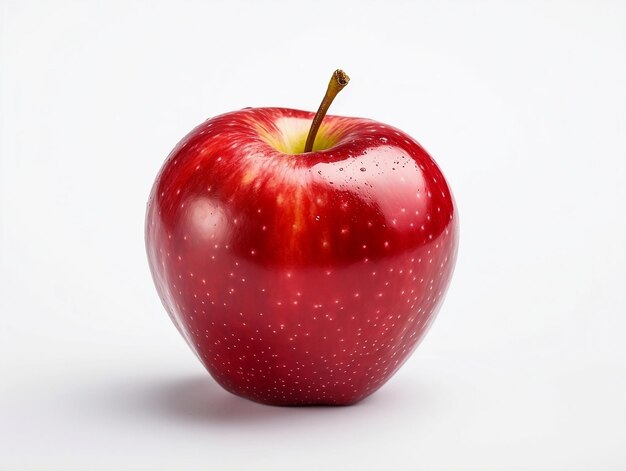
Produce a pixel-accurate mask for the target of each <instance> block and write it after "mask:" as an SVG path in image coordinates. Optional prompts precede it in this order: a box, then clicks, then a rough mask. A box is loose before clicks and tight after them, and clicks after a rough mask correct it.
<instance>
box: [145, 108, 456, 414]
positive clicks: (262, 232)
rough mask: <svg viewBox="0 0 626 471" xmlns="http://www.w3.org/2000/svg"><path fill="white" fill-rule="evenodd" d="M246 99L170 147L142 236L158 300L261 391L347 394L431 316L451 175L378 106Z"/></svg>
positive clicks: (395, 358) (445, 263) (214, 362)
mask: <svg viewBox="0 0 626 471" xmlns="http://www.w3.org/2000/svg"><path fill="white" fill-rule="evenodd" d="M312 118H313V113H308V112H304V111H297V110H291V109H283V108H256V109H244V110H241V111H237V112H233V113H228V114H224V115H221V116H218V117H216V118H213V119H210V120H208V121H206V122H204V123H203V124H201V125H200V126H198V127H197V128H196V129H194V130H193V131H192V132H191V133H190V134H189V135H187V136H186V137H185V138H184V139H183V140H182V141H181V142H180V143H179V144H178V145H177V147H176V148H175V149H174V150H173V151H172V153H171V154H170V156H169V157H168V159H167V161H166V162H165V164H164V166H163V167H162V169H161V171H160V173H159V175H158V176H157V179H156V182H155V184H154V187H153V189H152V193H151V196H150V201H149V203H148V209H147V219H146V244H147V251H148V258H149V263H150V268H151V271H152V275H153V278H154V282H155V284H156V288H157V290H158V293H159V295H160V297H161V300H162V302H163V305H164V306H165V309H166V310H167V312H168V313H169V315H170V317H171V319H172V321H173V322H174V324H175V325H176V327H177V328H178V330H179V331H180V332H181V334H182V335H183V337H184V338H185V340H186V341H187V343H188V344H189V346H190V347H191V348H192V350H193V351H194V352H195V353H196V355H197V356H198V358H199V359H200V361H201V362H202V363H203V364H204V366H205V367H206V368H207V370H208V371H209V372H210V373H211V375H212V376H213V377H214V378H215V380H216V381H217V382H218V383H219V384H221V385H222V386H223V387H224V388H225V389H227V390H228V391H231V392H232V393H234V394H238V395H240V396H243V397H246V398H249V399H252V400H255V401H259V402H263V403H269V404H278V405H297V404H351V403H354V402H356V401H359V400H360V399H362V398H364V397H366V396H368V395H369V394H371V393H372V392H374V391H376V390H377V389H378V388H379V387H381V386H382V385H383V384H384V383H385V382H386V381H387V380H388V379H389V378H390V377H391V376H392V375H393V374H394V372H395V371H396V370H397V369H398V368H399V367H400V366H401V365H402V363H403V362H404V361H405V360H406V359H407V358H408V357H409V355H410V354H411V353H412V351H413V350H414V349H415V347H416V346H417V344H418V342H419V341H420V339H421V338H422V337H423V335H424V334H425V332H426V331H427V329H428V327H429V326H430V324H431V323H432V321H433V319H434V317H435V314H436V312H437V311H438V309H439V307H440V305H441V302H442V300H443V297H444V294H445V292H446V288H447V286H448V284H449V281H450V277H451V275H452V271H453V268H454V263H455V258H456V249H457V240H458V229H457V227H458V225H457V214H456V209H455V204H454V200H453V197H452V194H451V191H450V189H449V187H448V185H447V183H446V180H445V179H444V177H443V175H442V173H441V171H440V170H439V168H438V167H437V165H436V164H435V162H434V161H433V160H432V159H431V157H430V156H429V155H428V154H427V153H426V151H425V150H424V149H423V148H422V147H421V146H420V145H419V144H418V143H417V142H416V141H414V140H413V139H412V138H411V137H409V136H408V135H406V134H405V133H403V132H401V131H399V130H398V129H395V128H393V127H391V126H387V125H384V124H381V123H378V122H376V121H372V120H368V119H360V118H345V117H338V116H327V117H326V118H325V119H324V122H323V124H322V127H321V129H320V132H319V134H318V137H317V139H316V143H315V147H314V151H313V152H310V153H298V152H301V150H302V149H303V148H304V147H303V146H304V141H305V139H306V135H307V131H308V128H309V126H310V122H311V120H312Z"/></svg>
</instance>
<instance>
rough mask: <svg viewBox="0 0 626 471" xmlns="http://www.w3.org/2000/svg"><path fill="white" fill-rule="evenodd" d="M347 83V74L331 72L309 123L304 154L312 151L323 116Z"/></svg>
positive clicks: (348, 79) (348, 78) (338, 71)
mask: <svg viewBox="0 0 626 471" xmlns="http://www.w3.org/2000/svg"><path fill="white" fill-rule="evenodd" d="M349 81H350V77H348V74H346V73H345V72H344V71H343V70H341V69H337V70H335V71H334V72H333V76H332V77H331V78H330V82H328V88H327V89H326V94H325V95H324V99H323V100H322V103H320V107H319V108H318V109H317V113H315V117H314V118H313V122H312V123H311V129H309V135H308V136H307V138H306V144H305V145H304V152H311V151H312V150H313V143H314V142H315V136H317V131H319V128H320V125H321V124H322V120H323V119H324V116H326V112H327V111H328V108H330V104H331V103H332V102H333V100H334V99H335V97H336V96H337V94H338V93H339V92H340V91H341V90H343V87H345V86H346V85H348V82H349Z"/></svg>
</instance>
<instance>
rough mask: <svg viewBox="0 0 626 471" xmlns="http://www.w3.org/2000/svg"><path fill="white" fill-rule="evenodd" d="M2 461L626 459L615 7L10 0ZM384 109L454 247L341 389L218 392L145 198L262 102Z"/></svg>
mask: <svg viewBox="0 0 626 471" xmlns="http://www.w3.org/2000/svg"><path fill="white" fill-rule="evenodd" d="M0 3H1V5H2V7H1V10H0V34H1V37H0V41H1V42H0V48H1V49H0V119H1V121H0V184H1V187H0V314H1V318H0V322H1V324H0V468H5V469H29V468H31V467H32V468H36V469H73V468H76V469H99V468H102V469H107V468H108V469H128V468H140V469H141V468H148V467H150V468H151V469H167V468H170V467H171V468H173V467H175V466H177V465H178V466H179V469H183V466H182V465H183V464H184V469H194V468H197V469H215V470H222V469H305V470H308V469H311V470H321V469H341V470H367V469H424V470H465V469H467V470H503V469H506V470H527V469H540V470H543V469H545V470H568V471H569V470H590V469H594V470H624V469H626V448H625V445H624V444H625V443H626V343H625V341H624V335H625V329H626V320H625V318H626V294H625V293H626V255H625V250H626V249H625V247H626V211H625V206H626V205H625V202H626V4H625V3H624V2H618V1H614V2H611V1H587V2H573V1H569V2H556V1H549V2H544V1H537V2H516V3H515V4H514V3H513V2H496V1H472V2H439V1H431V2H392V1H384V2H371V1H360V2H356V1H355V2H344V3H340V2H336V1H335V2H318V3H315V2H310V3H301V2H287V1H285V2H268V3H264V4H261V3H260V2H258V3H255V2H220V3H211V2H207V1H197V2H191V1H180V2H175V1H169V2H164V1H159V2H148V1H145V2H140V1H129V2H125V1H119V2H96V1H91V2H89V1H83V2H79V1H57V2H44V1H39V2H37V1H32V0H31V1H8V2H7V1H0ZM336 67H342V68H344V69H345V70H346V71H347V72H348V73H349V74H350V75H351V77H352V81H351V82H350V85H349V87H348V88H347V89H346V90H345V91H344V92H342V94H341V95H340V96H339V98H338V99H337V102H336V103H335V104H334V105H333V108H332V113H333V114H343V115H355V116H364V117H370V118H374V119H377V120H379V121H382V122H386V123H388V124H392V125H395V126H397V127H399V128H401V129H403V130H405V131H406V132H408V133H409V134H411V135H412V136H414V137H415V138H416V139H418V140H419V141H420V142H421V143H422V144H423V145H424V146H425V147H426V148H427V149H428V150H429V151H430V153H431V154H432V155H433V156H434V158H435V159H436V160H437V162H438V163H439V164H440V166H441V168H442V169H443V171H444V173H445V174H446V176H447V178H448V181H449V183H450V184H451V186H452V188H453V190H454V192H455V195H456V199H457V202H458V206H459V210H460V214H461V229H462V234H461V245H460V253H459V260H458V264H457V270H456V273H455V277H454V279H453V283H452V286H451V288H450V291H449V295H448V298H447V301H446V303H445V304H444V306H443V309H442V311H441V313H440V316H439V318H438V320H437V322H435V325H434V327H433V329H432V330H431V331H430V333H429V335H428V336H427V338H426V340H425V341H424V342H423V344H422V345H421V347H420V348H419V349H418V351H417V352H416V354H415V355H414V356H413V357H412V358H411V360H410V361H409V362H408V363H407V364H406V365H405V366H404V367H403V368H402V369H401V370H400V371H399V372H398V374H397V375H396V376H395V377H394V378H393V379H392V380H391V381H390V382H389V383H388V384H387V385H386V386H385V387H384V388H383V389H382V390H380V391H379V392H378V393H376V394H375V395H374V396H372V397H371V398H369V399H367V400H366V401H364V402H363V403H361V404H359V405H357V406H355V407H350V408H306V409H295V408H273V407H267V406H261V405H257V404H254V403H251V402H247V401H245V400H242V399H239V398H236V397H233V396H231V395H229V394H228V393H226V392H224V391H222V390H221V389H220V388H219V387H218V386H217V385H216V384H215V383H213V381H212V380H211V379H210V377H209V376H208V374H207V373H206V372H205V371H204V370H203V368H202V367H201V365H200V364H199V363H198V361H197V360H196V359H195V358H194V356H193V355H192V354H191V352H190V351H189V350H188V348H187V346H186V345H185V344H184V342H183V340H182V338H180V337H179V335H178V333H177V332H176V331H175V329H174V327H173V326H172V325H171V323H170V321H169V319H168V318H167V316H166V314H165V312H164V310H163V308H162V307H161V305H160V303H159V300H158V298H157V295H156V292H155V289H154V287H153V285H152V281H151V278H150V276H149V272H148V267H147V262H146V256H145V252H144V243H143V218H144V210H145V202H146V200H147V196H148V192H149V190H150V187H151V185H152V182H153V179H154V177H155V175H156V173H157V171H158V169H159V167H160V166H161V164H162V162H163V160H164V159H165V157H166V155H167V154H168V152H169V151H170V150H171V148H172V147H173V146H174V145H175V144H176V143H177V142H178V140H179V139H180V138H182V137H183V136H184V135H185V134H186V133H187V132H188V131H189V130H190V129H191V128H193V127H194V126H195V125H196V124H198V123H200V122H201V121H203V120H204V119H206V118H208V117H211V116H214V115H216V114H219V113H222V112H226V111H230V110H234V109H239V108H242V107H245V106H288V107H294V108H302V109H311V110H312V109H314V108H316V107H317V105H318V103H319V101H320V99H321V95H322V93H323V90H324V87H325V86H326V83H327V81H328V78H329V76H330V73H331V72H332V70H334V69H335V68H336Z"/></svg>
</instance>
